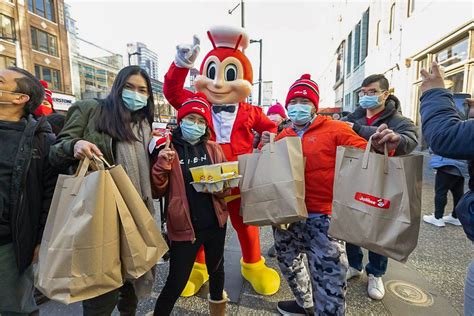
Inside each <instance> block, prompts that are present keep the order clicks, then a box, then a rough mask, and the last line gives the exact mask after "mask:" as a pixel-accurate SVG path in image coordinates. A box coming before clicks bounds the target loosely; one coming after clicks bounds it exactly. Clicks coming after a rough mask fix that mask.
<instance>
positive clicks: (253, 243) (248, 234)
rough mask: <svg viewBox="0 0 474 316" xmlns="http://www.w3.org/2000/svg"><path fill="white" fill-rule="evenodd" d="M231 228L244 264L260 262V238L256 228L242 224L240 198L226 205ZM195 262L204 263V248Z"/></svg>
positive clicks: (200, 250)
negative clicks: (234, 232) (240, 250)
mask: <svg viewBox="0 0 474 316" xmlns="http://www.w3.org/2000/svg"><path fill="white" fill-rule="evenodd" d="M227 210H228V211H229V215H230V220H231V222H232V226H234V229H235V230H236V231H237V236H238V237H239V241H240V248H241V249H242V257H243V260H244V262H245V263H256V262H258V261H260V260H261V253H260V236H259V230H258V227H255V226H249V225H247V224H244V221H243V218H242V216H240V197H239V198H237V199H235V200H232V201H230V202H228V203H227ZM196 261H197V262H199V263H205V262H206V261H205V257H204V248H203V247H202V246H201V248H200V249H199V252H198V254H197V256H196Z"/></svg>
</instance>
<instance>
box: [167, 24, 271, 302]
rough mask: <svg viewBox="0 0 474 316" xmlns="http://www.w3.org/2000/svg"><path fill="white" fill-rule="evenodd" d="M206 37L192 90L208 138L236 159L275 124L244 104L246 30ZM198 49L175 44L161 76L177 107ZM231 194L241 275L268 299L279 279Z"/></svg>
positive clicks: (195, 280)
mask: <svg viewBox="0 0 474 316" xmlns="http://www.w3.org/2000/svg"><path fill="white" fill-rule="evenodd" d="M207 35H208V37H209V40H210V41H211V44H212V46H213V49H212V50H211V51H210V52H209V53H208V54H207V55H206V56H205V57H204V60H203V62H202V64H201V69H200V75H199V76H197V77H196V78H195V80H194V86H195V88H196V90H197V91H199V92H202V93H204V94H205V96H206V98H207V100H208V101H209V102H210V103H211V104H212V110H211V112H212V125H213V126H211V129H212V137H211V138H212V140H214V141H216V142H217V143H218V144H220V145H221V147H222V149H223V151H224V153H225V155H226V158H227V160H229V161H236V160H237V157H238V156H239V155H242V154H248V153H251V152H252V149H253V146H252V145H253V139H254V134H253V130H254V131H257V132H258V133H260V134H261V133H262V132H264V131H269V132H272V133H276V132H277V126H276V125H275V124H274V123H273V122H272V121H270V120H269V119H268V118H267V117H266V116H265V114H264V113H263V112H262V109H261V108H260V107H256V106H252V105H250V104H248V103H246V102H245V100H246V99H247V97H248V96H249V95H250V93H251V90H252V80H253V73H252V66H251V64H250V61H249V60H248V58H247V57H246V56H245V55H244V53H243V50H244V49H245V48H247V47H248V45H249V38H248V36H247V34H246V33H245V31H244V30H243V29H242V28H236V27H229V26H223V27H213V28H211V29H210V30H209V31H208V32H207ZM199 50H200V45H199V39H198V38H197V36H195V37H194V43H193V44H192V45H178V46H177V53H176V57H175V61H174V62H173V63H172V64H171V67H170V68H169V70H168V72H167V74H166V76H165V82H164V86H163V92H164V95H165V97H166V99H167V100H168V102H169V103H170V104H171V105H172V106H173V107H174V108H176V109H178V108H179V107H180V106H181V105H182V104H183V102H184V101H185V100H186V99H188V98H189V97H192V96H193V95H194V93H193V92H192V91H189V90H186V89H184V84H185V80H186V76H187V75H188V72H189V70H190V69H191V68H192V67H193V65H194V61H195V60H196V57H197V55H198V53H199ZM233 194H234V195H233V196H232V197H230V199H228V200H227V201H228V203H227V209H228V211H229V214H230V218H231V222H232V226H233V227H234V228H235V230H236V231H237V235H238V238H239V242H240V246H241V249H242V260H241V265H242V275H243V276H244V278H245V279H246V280H248V281H249V282H250V283H251V285H252V287H253V288H254V290H255V291H256V292H257V293H260V294H263V295H272V294H274V293H276V292H277V291H278V289H279V286H280V277H279V275H278V273H277V272H276V271H275V270H273V269H271V268H268V267H267V266H266V265H265V259H264V258H263V257H262V256H261V252H260V240H259V230H258V228H257V227H254V226H249V225H246V224H244V223H243V219H242V217H241V216H240V214H239V210H240V197H239V195H238V194H239V192H238V189H237V190H234V191H233ZM204 262H205V261H204V256H203V252H202V251H201V252H200V253H199V254H198V256H197V260H196V263H195V264H194V267H193V271H192V273H191V276H190V278H189V281H188V284H187V286H186V288H185V290H184V291H183V293H182V296H190V295H194V294H195V293H196V292H197V291H198V290H199V288H200V287H201V286H202V284H203V283H204V282H205V281H206V280H207V278H208V275H207V271H206V269H205V265H204Z"/></svg>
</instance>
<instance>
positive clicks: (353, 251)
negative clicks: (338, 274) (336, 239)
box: [346, 243, 388, 277]
mask: <svg viewBox="0 0 474 316" xmlns="http://www.w3.org/2000/svg"><path fill="white" fill-rule="evenodd" d="M346 252H347V260H348V261H349V266H350V267H352V268H354V269H357V270H359V271H362V268H363V267H362V258H364V253H363V252H362V248H361V247H359V246H356V245H353V244H350V243H346ZM387 265H388V258H387V257H384V256H382V255H379V254H376V253H375V252H372V251H369V263H368V264H367V266H366V267H365V271H366V272H367V274H372V275H373V276H375V277H381V276H383V275H384V274H385V272H387Z"/></svg>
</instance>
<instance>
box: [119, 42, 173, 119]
mask: <svg viewBox="0 0 474 316" xmlns="http://www.w3.org/2000/svg"><path fill="white" fill-rule="evenodd" d="M127 54H128V64H129V65H139V66H140V67H141V68H143V69H145V70H146V72H147V73H148V75H149V76H150V80H151V87H152V90H153V97H154V99H155V120H156V121H160V122H161V121H163V122H172V121H174V120H175V119H174V117H175V116H176V111H175V110H174V109H173V107H172V106H171V105H170V104H169V103H168V102H167V101H166V99H165V97H164V95H163V82H162V81H160V80H159V79H158V54H157V53H155V52H154V51H152V50H151V49H149V48H148V47H147V46H146V45H145V44H143V43H140V42H136V43H129V44H127Z"/></svg>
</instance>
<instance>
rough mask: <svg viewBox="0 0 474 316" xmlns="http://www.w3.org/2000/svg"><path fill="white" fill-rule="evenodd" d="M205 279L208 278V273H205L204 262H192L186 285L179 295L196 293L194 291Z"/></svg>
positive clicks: (196, 290) (187, 295) (185, 295)
mask: <svg viewBox="0 0 474 316" xmlns="http://www.w3.org/2000/svg"><path fill="white" fill-rule="evenodd" d="M207 280H209V274H207V267H206V264H205V263H198V262H194V266H193V269H192V270H191V275H190V276H189V280H188V283H186V287H185V288H184V290H183V292H182V293H181V296H182V297H190V296H193V295H196V293H197V292H199V290H200V289H201V286H203V285H204V283H206V282H207Z"/></svg>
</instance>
